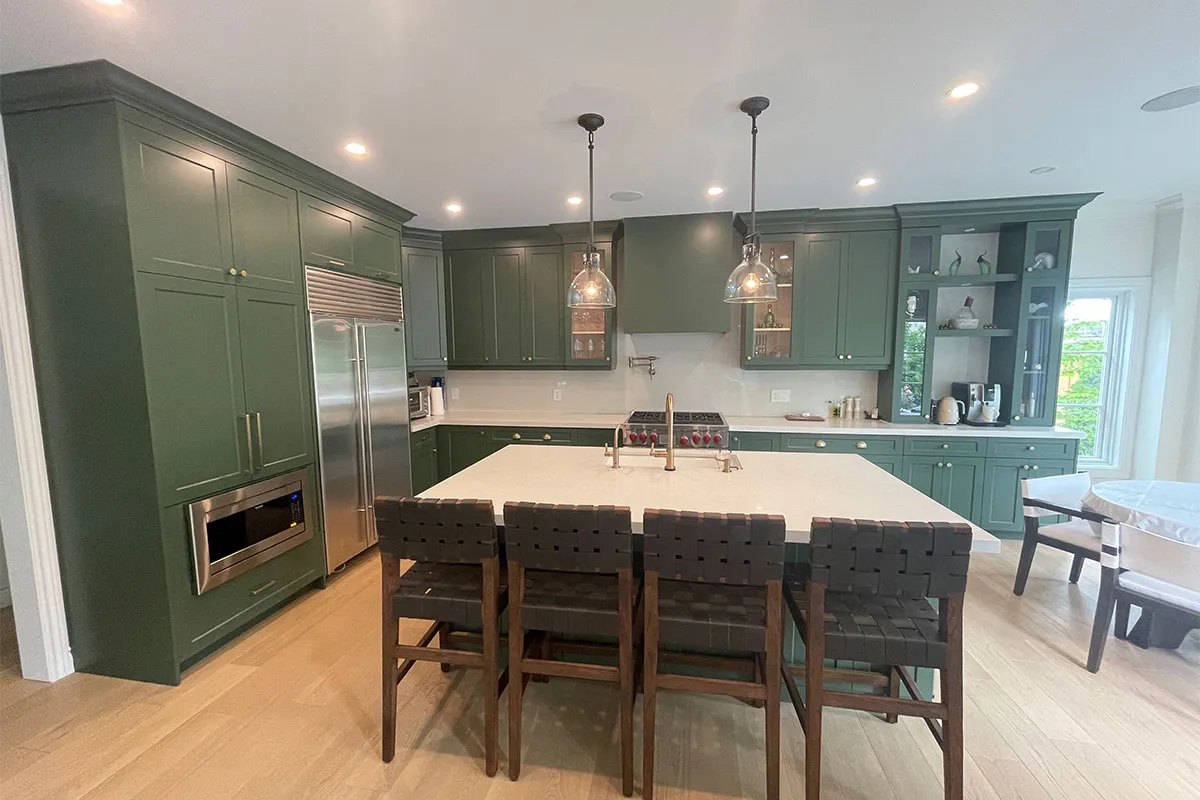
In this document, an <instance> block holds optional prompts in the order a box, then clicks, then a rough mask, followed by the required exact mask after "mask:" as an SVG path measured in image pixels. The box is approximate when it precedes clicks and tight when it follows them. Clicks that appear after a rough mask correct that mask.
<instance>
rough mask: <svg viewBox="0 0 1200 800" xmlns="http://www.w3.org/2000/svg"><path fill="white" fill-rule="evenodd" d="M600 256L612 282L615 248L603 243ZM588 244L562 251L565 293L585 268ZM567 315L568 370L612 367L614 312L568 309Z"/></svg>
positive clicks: (566, 310)
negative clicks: (613, 251)
mask: <svg viewBox="0 0 1200 800" xmlns="http://www.w3.org/2000/svg"><path fill="white" fill-rule="evenodd" d="M596 250H598V251H599V253H600V267H601V269H603V270H604V274H606V275H607V276H608V278H609V280H612V277H613V273H612V245H610V244H608V243H607V242H600V243H597V245H596ZM586 252H587V245H567V246H566V247H564V248H563V265H564V266H565V268H566V269H565V271H564V272H563V278H562V279H563V291H564V292H565V291H566V290H567V287H569V286H570V285H571V281H572V280H573V279H574V278H575V276H576V275H578V274H579V273H580V272H582V271H583V269H584V260H583V257H584V254H585V253H586ZM564 313H565V314H566V326H565V330H566V348H567V350H566V365H567V366H569V367H595V366H601V365H603V366H608V365H611V364H612V359H613V348H614V347H616V329H617V326H616V321H615V314H614V313H613V310H612V309H607V310H605V309H595V308H567V309H564Z"/></svg>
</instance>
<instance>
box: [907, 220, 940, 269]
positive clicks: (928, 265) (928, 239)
mask: <svg viewBox="0 0 1200 800" xmlns="http://www.w3.org/2000/svg"><path fill="white" fill-rule="evenodd" d="M941 241H942V232H941V229H940V228H906V229H905V230H904V231H903V233H902V235H901V246H900V280H919V279H921V278H934V277H936V276H937V275H938V272H939V270H938V263H939V260H940V254H941Z"/></svg>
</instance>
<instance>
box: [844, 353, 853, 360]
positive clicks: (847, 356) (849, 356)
mask: <svg viewBox="0 0 1200 800" xmlns="http://www.w3.org/2000/svg"><path fill="white" fill-rule="evenodd" d="M846 358H848V359H849V358H854V356H852V355H850V354H849V353H846Z"/></svg>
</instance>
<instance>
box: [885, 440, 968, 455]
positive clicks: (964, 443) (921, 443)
mask: <svg viewBox="0 0 1200 800" xmlns="http://www.w3.org/2000/svg"><path fill="white" fill-rule="evenodd" d="M984 443H985V440H984V439H971V438H968V437H960V436H909V437H908V439H907V441H906V442H905V445H904V452H905V453H908V454H910V455H914V456H946V455H950V456H982V455H983V454H984V451H985V447H984Z"/></svg>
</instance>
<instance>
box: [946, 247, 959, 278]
mask: <svg viewBox="0 0 1200 800" xmlns="http://www.w3.org/2000/svg"><path fill="white" fill-rule="evenodd" d="M961 266H962V253H960V252H958V251H957V250H955V251H954V260H953V261H951V262H950V266H948V267H946V274H947V275H957V274H958V268H959V267H961Z"/></svg>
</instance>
